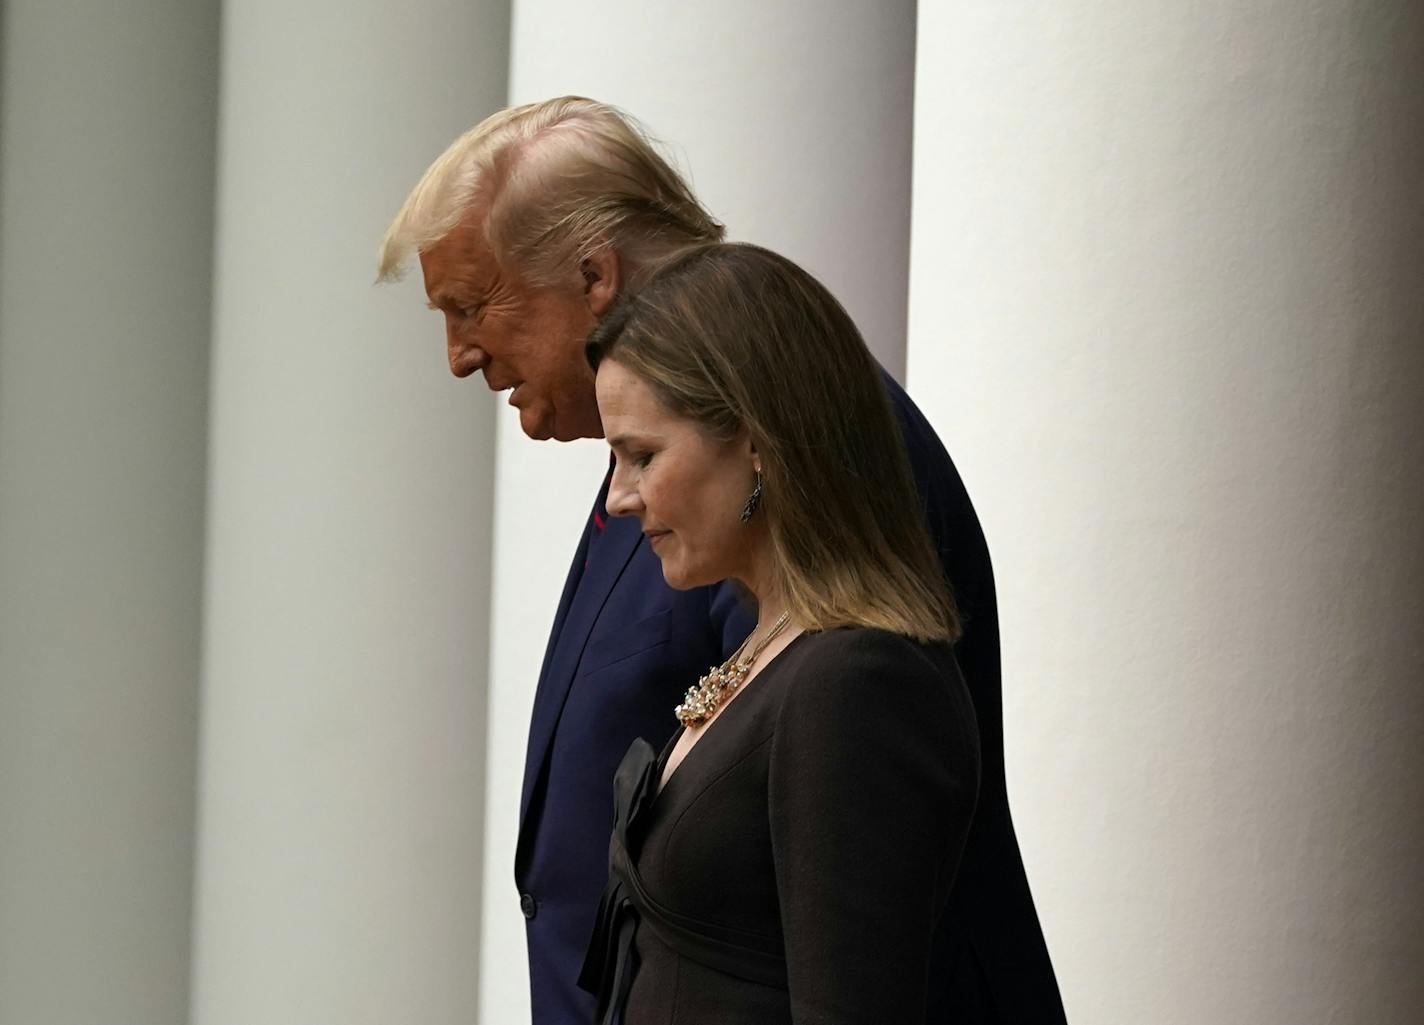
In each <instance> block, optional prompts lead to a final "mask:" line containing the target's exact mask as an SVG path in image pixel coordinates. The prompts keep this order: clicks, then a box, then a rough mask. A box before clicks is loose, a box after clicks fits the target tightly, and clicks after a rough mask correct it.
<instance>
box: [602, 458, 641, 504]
mask: <svg viewBox="0 0 1424 1025" xmlns="http://www.w3.org/2000/svg"><path fill="white" fill-rule="evenodd" d="M604 505H605V507H606V508H607V509H608V513H609V515H610V516H636V515H638V513H639V512H641V511H642V509H643V502H642V500H641V499H640V498H639V497H638V489H637V488H634V487H632V486H631V484H630V482H629V480H628V474H626V473H624V472H623V464H622V463H621V462H620V463H615V464H614V466H613V479H612V480H611V481H609V482H608V499H607V501H606V502H605V503H604Z"/></svg>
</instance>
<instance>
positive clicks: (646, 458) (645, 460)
mask: <svg viewBox="0 0 1424 1025" xmlns="http://www.w3.org/2000/svg"><path fill="white" fill-rule="evenodd" d="M652 461H653V454H652V453H651V452H644V453H643V454H642V455H639V456H634V457H633V465H635V466H637V467H638V468H639V469H647V467H648V464H649V463H651V462H652Z"/></svg>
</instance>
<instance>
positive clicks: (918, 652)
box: [797, 626, 954, 675]
mask: <svg viewBox="0 0 1424 1025" xmlns="http://www.w3.org/2000/svg"><path fill="white" fill-rule="evenodd" d="M797 649H798V650H797V655H798V658H797V662H798V664H799V665H798V667H799V668H801V669H803V670H805V669H816V670H819V671H822V672H828V673H831V674H833V675H844V674H845V673H846V672H847V671H848V670H849V669H853V668H859V667H864V666H868V665H883V666H885V667H887V668H889V667H897V668H900V669H902V670H903V671H905V672H907V673H917V672H924V673H930V674H935V675H939V674H942V673H943V672H944V671H945V670H946V668H951V667H953V665H954V655H953V652H952V651H951V649H950V646H949V645H948V644H945V643H942V642H925V641H918V640H915V639H914V638H913V637H906V636H905V635H904V634H897V633H892V632H890V631H889V630H881V629H878V628H876V627H869V626H841V627H835V628H834V629H831V630H820V631H816V632H813V633H807V634H803V635H802V637H801V638H800V642H799V644H798V645H797Z"/></svg>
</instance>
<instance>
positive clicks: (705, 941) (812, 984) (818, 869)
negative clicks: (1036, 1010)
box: [580, 629, 979, 1025]
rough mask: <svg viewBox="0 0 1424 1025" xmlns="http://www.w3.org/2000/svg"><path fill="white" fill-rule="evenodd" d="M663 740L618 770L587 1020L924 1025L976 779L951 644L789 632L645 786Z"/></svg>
mask: <svg viewBox="0 0 1424 1025" xmlns="http://www.w3.org/2000/svg"><path fill="white" fill-rule="evenodd" d="M679 735H680V734H679ZM676 742H677V736H674V737H673V739H672V740H671V741H670V742H669V743H668V746H667V748H666V749H665V750H664V751H663V754H662V756H661V757H655V756H654V754H653V751H652V748H651V747H650V746H649V745H648V744H647V743H646V742H643V741H636V742H635V743H634V745H633V747H632V748H631V749H630V750H629V753H628V756H627V757H626V758H625V759H624V762H623V765H622V766H621V767H620V769H619V774H618V779H617V781H616V790H617V797H616V802H615V803H616V805H617V815H616V826H615V830H614V837H613V841H612V844H611V850H610V863H611V873H610V879H609V885H608V888H607V889H606V890H605V891H604V898H603V903H602V905H601V906H600V909H599V918H598V923H597V925H596V928H595V932H594V937H593V941H592V944H591V946H590V952H589V958H588V961H587V963H586V964H585V968H584V974H583V978H582V979H581V980H580V981H581V983H582V984H583V985H584V986H585V987H586V988H589V989H591V990H594V991H595V992H597V993H598V994H599V1017H598V1021H599V1022H600V1023H605V1022H606V1023H620V1022H621V1023H624V1025H674V1023H675V1025H701V1023H707V1025H714V1023H715V1025H739V1023H749V1025H750V1023H756V1025H770V1023H777V1022H795V1023H797V1025H809V1023H817V1025H820V1023H861V1022H863V1023H872V1022H874V1023H887V1022H891V1023H896V1025H912V1023H917V1022H923V1021H924V1018H925V1005H926V994H927V991H928V987H929V979H930V975H931V972H932V971H933V970H934V966H935V964H936V961H937V960H938V958H939V953H938V952H936V950H935V936H936V931H937V930H936V926H937V924H938V923H939V919H940V916H941V914H942V913H943V912H944V909H945V904H946V901H947V898H948V895H949V892H950V887H951V885H952V883H953V881H954V875H955V870H956V868H957V866H958V863H959V858H960V854H961V852H962V850H963V847H964V840H965V836H966V834H967V832H968V830H969V825H970V821H971V819H972V817H973V812H974V804H975V798H976V795H977V790H978V780H979V745H978V731H977V728H976V724H975V719H974V710H973V706H972V704H971V703H970V700H969V695H968V692H967V691H966V690H965V687H964V684H963V681H962V679H961V678H960V675H959V670H958V668H957V666H956V665H955V662H954V657H953V655H952V654H951V653H950V649H949V648H948V647H947V646H944V645H921V644H917V643H915V642H912V641H909V640H907V639H905V638H903V637H900V636H897V635H894V634H890V633H886V632H884V631H880V630H868V629H840V630H832V631H828V632H825V633H816V634H802V635H801V636H799V637H797V638H796V639H794V640H793V641H792V642H791V643H790V644H789V645H788V646H787V647H786V648H785V649H784V650H783V651H782V652H781V653H780V654H779V655H778V656H777V657H776V658H775V659H773V660H772V661H771V662H770V663H769V664H767V665H766V666H765V667H764V668H763V669H762V670H761V672H760V673H759V674H758V675H757V676H756V677H755V678H754V679H753V680H752V682H751V683H750V684H748V686H747V690H746V692H745V693H743V694H741V695H739V696H738V697H737V698H736V700H734V701H733V702H732V703H731V704H730V705H728V707H727V708H726V710H725V711H724V712H723V713H722V714H721V715H720V716H719V717H718V719H717V720H716V721H715V722H714V723H712V724H711V725H710V726H709V727H708V728H707V732H706V734H705V735H704V736H703V737H701V738H700V739H699V740H698V742H697V744H696V745H695V746H694V747H693V748H692V750H691V751H689V752H688V754H687V757H686V758H685V759H684V760H683V762H682V763H681V764H680V765H679V766H678V768H677V770H676V771H675V772H674V773H673V775H672V776H671V778H670V779H669V780H668V783H667V785H666V787H664V788H663V790H662V792H661V793H657V782H658V779H659V777H660V775H661V771H662V766H663V763H664V762H665V761H666V759H667V755H668V753H669V752H670V751H671V750H672V747H673V745H675V744H676Z"/></svg>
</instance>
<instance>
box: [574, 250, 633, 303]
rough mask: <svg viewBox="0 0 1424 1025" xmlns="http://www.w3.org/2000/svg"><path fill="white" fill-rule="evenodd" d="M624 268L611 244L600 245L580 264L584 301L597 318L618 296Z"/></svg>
mask: <svg viewBox="0 0 1424 1025" xmlns="http://www.w3.org/2000/svg"><path fill="white" fill-rule="evenodd" d="M622 269H623V268H622V264H621V262H620V261H619V259H618V250H616V249H614V248H613V246H612V245H611V244H609V245H604V246H600V247H599V248H598V249H596V250H594V252H593V253H592V254H591V255H589V256H588V257H587V258H585V259H584V261H583V262H582V263H580V264H579V273H580V274H582V275H583V295H584V301H585V302H587V303H588V309H589V312H590V313H592V314H593V315H594V317H595V318H596V319H601V318H602V317H603V315H604V314H605V313H607V312H608V308H609V307H610V306H612V305H613V300H615V299H617V298H618V290H619V289H620V288H621V287H622V285H623V275H622Z"/></svg>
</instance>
